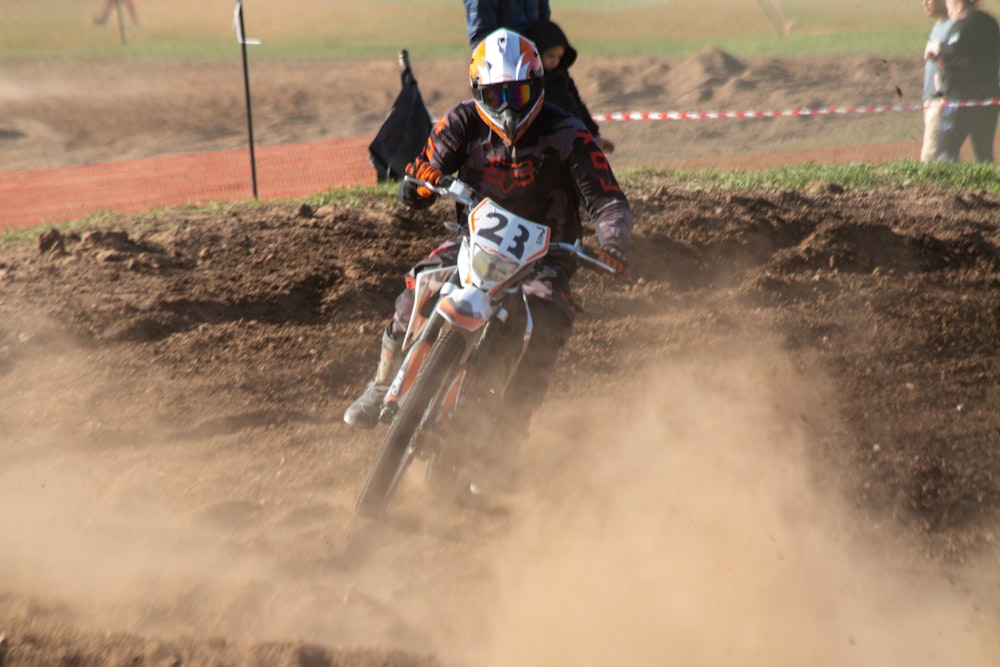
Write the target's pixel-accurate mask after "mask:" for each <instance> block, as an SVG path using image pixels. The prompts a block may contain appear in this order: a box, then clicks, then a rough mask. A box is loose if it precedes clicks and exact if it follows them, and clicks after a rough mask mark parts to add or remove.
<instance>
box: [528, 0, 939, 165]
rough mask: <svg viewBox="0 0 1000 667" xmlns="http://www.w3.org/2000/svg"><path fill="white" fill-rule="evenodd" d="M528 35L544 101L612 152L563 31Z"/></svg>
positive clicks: (541, 28) (545, 24) (537, 30)
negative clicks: (541, 72) (583, 93)
mask: <svg viewBox="0 0 1000 667" xmlns="http://www.w3.org/2000/svg"><path fill="white" fill-rule="evenodd" d="M942 2H943V0H942ZM528 37H529V38H531V39H532V40H533V41H534V42H535V46H536V47H537V48H538V52H539V53H540V54H541V56H542V65H543V66H544V67H545V101H546V102H551V103H552V104H555V105H556V106H560V107H562V108H563V109H565V110H566V111H568V112H570V113H571V114H573V115H574V116H576V117H577V118H579V119H580V120H581V121H583V124H584V125H585V126H586V127H587V129H588V130H590V133H591V134H592V135H594V140H595V141H596V142H597V145H598V146H600V147H601V150H603V151H604V152H605V153H607V154H608V155H610V154H611V153H613V152H614V150H615V144H614V142H612V141H611V140H610V139H605V138H603V137H602V136H600V135H601V128H600V127H599V126H598V125H597V123H596V122H595V121H594V118H593V116H592V115H591V114H590V111H589V110H588V109H587V105H586V104H584V103H583V99H582V98H581V97H580V91H579V90H577V88H576V82H574V81H573V77H571V76H570V74H569V68H570V67H572V66H573V63H575V62H576V57H577V53H576V49H574V48H573V46H572V45H571V44H570V43H569V40H568V39H567V38H566V33H565V32H563V29H562V28H560V27H559V25H558V24H557V23H555V22H553V21H551V20H549V19H542V20H540V21H538V22H537V23H536V24H535V27H534V28H533V29H532V31H531V33H530V34H529V35H528Z"/></svg>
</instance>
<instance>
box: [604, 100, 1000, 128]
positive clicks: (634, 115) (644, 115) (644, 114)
mask: <svg viewBox="0 0 1000 667" xmlns="http://www.w3.org/2000/svg"><path fill="white" fill-rule="evenodd" d="M998 105H1000V99H992V100H972V101H963V102H949V103H948V104H947V105H946V106H949V107H989V106H998ZM923 108H924V105H923V104H895V105H889V106H865V107H828V108H826V109H782V110H776V111H694V112H686V111H634V112H631V113H609V114H604V115H599V116H594V117H593V118H594V120H595V121H597V122H602V121H618V120H714V119H717V118H781V117H788V116H833V115H838V114H853V113H889V112H894V111H918V110H920V109H923Z"/></svg>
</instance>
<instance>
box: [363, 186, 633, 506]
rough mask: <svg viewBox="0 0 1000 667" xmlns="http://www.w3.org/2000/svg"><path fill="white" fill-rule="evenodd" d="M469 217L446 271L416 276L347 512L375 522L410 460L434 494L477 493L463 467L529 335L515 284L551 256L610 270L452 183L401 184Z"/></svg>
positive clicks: (476, 454)
mask: <svg viewBox="0 0 1000 667" xmlns="http://www.w3.org/2000/svg"><path fill="white" fill-rule="evenodd" d="M405 178H406V180H407V181H411V182H413V183H415V184H417V185H419V186H423V187H426V188H428V189H430V190H432V191H433V192H434V193H436V194H437V195H438V196H440V197H443V198H446V199H450V200H453V201H455V202H458V203H459V204H462V205H463V206H464V207H465V209H466V210H467V211H468V221H467V225H466V226H465V228H463V227H461V226H459V225H458V224H457V223H454V222H452V223H446V224H447V225H448V226H449V228H450V229H451V230H452V231H453V232H455V233H458V232H462V241H461V245H460V247H459V252H458V262H457V264H456V265H455V266H444V267H439V268H437V267H436V268H429V269H426V270H423V271H420V272H419V273H418V274H417V275H416V279H415V286H414V294H413V296H414V302H413V310H412V313H411V317H410V322H409V326H408V328H407V331H406V334H405V336H404V338H403V354H404V359H403V363H402V366H401V367H400V369H399V372H398V373H397V375H396V377H395V379H394V381H393V383H392V384H391V385H390V387H389V390H388V392H387V393H386V396H385V399H384V403H383V407H382V412H381V417H380V421H382V422H384V423H388V424H389V430H388V432H387V433H386V436H385V439H384V440H383V442H382V446H381V448H380V449H379V451H378V454H377V456H376V458H375V461H374V463H373V464H372V466H371V469H370V470H369V473H368V477H367V480H366V481H365V485H364V487H363V488H362V490H361V494H360V496H359V497H358V501H357V505H356V508H355V509H356V512H357V513H358V514H360V515H362V516H367V517H377V516H379V515H381V514H382V513H383V512H384V511H385V509H386V507H387V505H388V503H389V501H390V499H391V498H392V496H393V494H394V492H395V491H396V488H397V486H398V485H399V482H400V480H401V479H402V477H403V474H404V473H405V472H406V470H407V468H408V467H409V465H410V464H411V463H412V461H413V460H414V458H421V459H424V460H426V461H427V467H426V472H425V476H426V479H427V481H428V482H429V483H431V484H432V485H434V486H436V487H437V488H439V489H441V488H451V489H452V490H454V491H456V492H457V491H462V492H467V493H471V494H474V495H475V494H478V493H479V492H480V489H479V488H478V486H477V484H476V482H475V481H468V480H467V479H465V478H463V477H462V476H461V473H462V471H463V470H466V471H467V470H468V469H469V468H470V467H472V468H475V467H476V465H477V464H478V465H480V466H481V465H484V461H488V460H489V459H490V456H489V452H488V451H487V450H488V446H487V444H486V443H488V439H487V438H486V437H485V436H486V435H487V434H489V433H490V432H491V430H492V427H493V421H494V419H495V413H496V408H497V406H498V405H499V404H500V401H501V399H502V398H503V394H504V391H505V389H506V388H507V385H508V384H509V382H510V380H511V378H512V377H513V376H514V372H515V371H516V370H517V366H518V363H519V362H520V360H521V359H522V357H523V355H524V352H525V350H526V349H527V346H528V342H529V341H530V339H531V334H532V328H533V327H532V318H531V309H530V308H529V306H528V300H527V297H526V296H525V294H524V293H523V291H522V286H523V285H524V284H525V283H526V282H528V281H529V280H530V279H531V278H533V277H534V276H536V275H537V273H538V272H539V271H540V270H543V269H542V267H543V266H544V265H543V264H542V263H541V260H542V259H544V258H546V257H557V258H559V259H560V260H562V259H566V260H569V261H573V262H575V263H577V264H579V265H581V266H585V267H587V268H591V269H593V270H595V271H598V272H602V273H609V274H613V273H614V269H613V268H612V267H610V266H608V265H607V264H605V263H603V262H600V261H599V260H597V259H596V257H595V256H594V255H595V253H594V252H593V251H592V250H590V249H589V248H586V247H585V246H583V245H582V244H581V243H580V241H577V242H576V243H575V244H570V243H556V242H551V241H550V235H551V229H550V228H549V227H547V226H545V225H541V224H538V223H536V222H532V221H531V220H527V219H525V218H522V217H520V216H518V215H516V214H514V213H512V212H511V211H508V210H507V209H505V208H504V207H502V206H500V205H499V204H498V203H497V202H495V201H493V200H492V199H490V198H480V197H479V196H478V195H477V194H476V193H475V192H474V190H473V189H472V188H471V187H470V186H468V185H467V184H465V183H463V182H462V181H460V180H457V179H451V178H448V177H446V178H445V179H442V181H441V183H440V185H438V186H435V185H432V184H431V183H429V182H426V181H421V180H418V179H414V178H413V177H411V176H406V177H405Z"/></svg>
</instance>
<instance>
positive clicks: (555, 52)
mask: <svg viewBox="0 0 1000 667" xmlns="http://www.w3.org/2000/svg"><path fill="white" fill-rule="evenodd" d="M528 37H529V39H531V40H532V41H533V42H534V43H535V46H536V47H537V48H538V53H540V54H541V56H542V65H543V66H544V67H545V101H546V102H549V103H551V104H555V105H556V106H560V107H562V108H563V109H565V110H566V111H568V112H570V113H571V114H573V115H574V116H576V117H577V118H579V119H580V120H581V121H583V124H584V125H585V126H586V127H587V129H588V130H590V133H591V134H592V135H594V139H595V140H597V143H598V145H599V146H600V147H601V149H602V150H603V151H604V152H605V153H607V154H609V155H610V154H611V153H613V152H614V150H615V144H614V142H612V141H611V140H609V139H605V138H604V137H602V136H601V128H600V127H599V126H598V125H597V122H596V121H594V117H593V116H592V115H591V113H590V111H589V110H588V109H587V105H586V104H584V103H583V99H582V98H581V97H580V91H579V90H578V89H577V87H576V82H575V81H573V77H571V76H570V74H569V68H570V67H572V66H573V63H575V62H576V57H577V52H576V49H574V48H573V45H572V44H570V43H569V39H567V37H566V33H565V32H563V29H562V28H561V27H559V25H558V24H557V23H555V22H553V21H551V20H549V19H542V20H540V21H538V23H536V24H535V27H534V28H533V29H532V31H531V33H529V35H528Z"/></svg>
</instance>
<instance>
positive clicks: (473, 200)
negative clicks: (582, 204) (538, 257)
mask: <svg viewBox="0 0 1000 667" xmlns="http://www.w3.org/2000/svg"><path fill="white" fill-rule="evenodd" d="M403 180H404V182H410V183H416V184H417V185H418V186H423V187H425V188H427V189H428V190H430V191H431V192H433V193H434V194H436V195H438V196H439V197H444V198H446V199H451V200H452V201H456V202H458V203H460V204H464V205H465V206H467V207H469V209H470V210H471V209H472V208H474V207H475V206H476V204H478V203H479V201H480V199H481V197H480V196H479V195H478V193H476V191H475V190H473V189H472V187H470V186H469V185H468V184H467V183H464V182H462V181H460V180H458V179H457V178H452V177H451V176H442V177H441V180H440V181H439V182H438V185H434V184H433V183H431V182H430V181H424V180H421V179H419V178H414V177H413V176H410V175H409V174H404V175H403ZM552 250H557V251H559V254H567V255H570V256H571V257H572V258H573V259H574V260H576V261H577V262H578V263H579V264H582V265H583V266H586V267H587V268H589V269H591V270H592V271H596V272H597V273H606V274H610V275H615V274H616V273H617V271H615V269H614V267H612V266H609V265H607V264H605V263H604V262H602V261H600V260H599V259H597V252H596V251H595V250H594V249H593V248H590V247H589V246H585V245H583V243H582V242H581V241H580V240H579V239H577V241H576V243H565V242H563V241H556V242H553V243H550V244H549V251H550V252H551V251H552Z"/></svg>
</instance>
